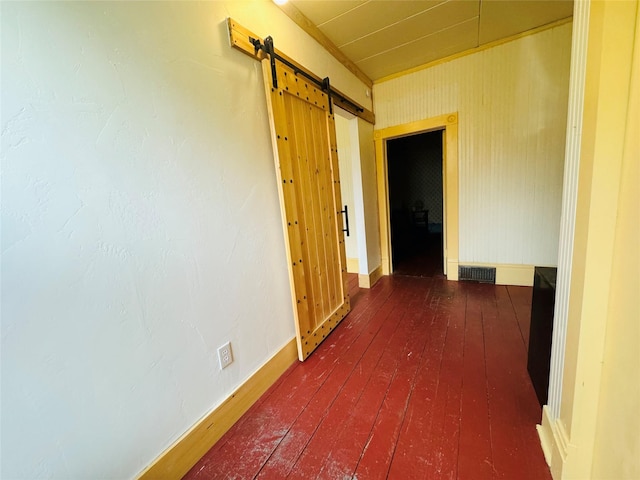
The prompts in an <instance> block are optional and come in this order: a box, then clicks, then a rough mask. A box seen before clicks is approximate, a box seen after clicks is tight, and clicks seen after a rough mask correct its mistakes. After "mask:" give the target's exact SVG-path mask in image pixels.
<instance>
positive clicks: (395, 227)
mask: <svg viewBox="0 0 640 480" xmlns="http://www.w3.org/2000/svg"><path fill="white" fill-rule="evenodd" d="M442 168H443V131H442V130H435V131H430V132H423V133H419V134H416V135H410V136H405V137H401V138H395V139H392V140H389V141H388V142H387V174H388V185H389V209H390V227H391V232H390V233H391V249H392V258H393V272H394V273H395V274H398V275H411V276H420V277H434V276H441V275H443V274H444V272H443V238H442V232H443V218H444V214H443V171H442Z"/></svg>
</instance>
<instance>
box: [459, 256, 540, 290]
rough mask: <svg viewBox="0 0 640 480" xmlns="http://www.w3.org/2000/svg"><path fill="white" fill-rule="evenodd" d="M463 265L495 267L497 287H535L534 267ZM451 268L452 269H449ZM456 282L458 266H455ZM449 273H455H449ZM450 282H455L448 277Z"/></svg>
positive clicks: (495, 264)
mask: <svg viewBox="0 0 640 480" xmlns="http://www.w3.org/2000/svg"><path fill="white" fill-rule="evenodd" d="M460 263H461V264H462V265H465V266H467V265H468V266H470V267H493V268H495V269H496V285H516V286H521V287H533V274H534V271H535V268H536V267H535V266H533V265H512V264H508V263H474V262H460ZM449 268H451V267H449ZM455 272H456V280H457V275H458V266H457V265H456V266H455ZM447 273H453V272H452V271H449V272H447ZM447 279H448V280H453V279H452V278H450V277H449V275H447Z"/></svg>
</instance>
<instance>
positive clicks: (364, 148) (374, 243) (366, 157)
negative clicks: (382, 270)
mask: <svg viewBox="0 0 640 480" xmlns="http://www.w3.org/2000/svg"><path fill="white" fill-rule="evenodd" d="M357 122H358V123H357V127H358V141H359V142H360V171H361V175H362V201H363V207H364V224H365V225H364V229H365V231H366V232H367V233H366V246H367V269H368V272H367V273H372V272H373V271H374V270H375V269H376V268H378V267H379V266H380V263H381V256H380V232H379V217H378V215H379V214H378V190H377V182H376V152H375V149H374V144H373V125H371V124H370V123H368V122H365V121H364V120H362V119H361V118H358V119H357ZM360 271H361V273H362V269H360Z"/></svg>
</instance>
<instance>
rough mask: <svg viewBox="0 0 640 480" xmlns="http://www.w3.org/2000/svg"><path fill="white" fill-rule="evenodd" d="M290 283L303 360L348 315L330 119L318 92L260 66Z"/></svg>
mask: <svg viewBox="0 0 640 480" xmlns="http://www.w3.org/2000/svg"><path fill="white" fill-rule="evenodd" d="M262 65H263V72H264V82H265V88H266V92H267V103H268V107H269V116H270V123H271V133H272V138H273V148H274V154H275V155H274V156H275V163H276V176H277V178H278V185H279V193H280V202H281V207H282V220H283V225H284V231H285V243H286V250H287V260H288V262H289V277H290V280H291V285H292V287H291V290H292V299H293V305H294V315H295V319H296V335H297V343H298V357H299V358H300V360H305V359H306V358H307V357H308V356H309V355H310V354H311V352H313V351H314V350H315V349H316V348H317V346H318V345H319V344H320V343H321V342H322V341H323V340H324V339H325V338H326V337H327V335H329V333H330V332H331V331H332V330H333V329H334V328H335V327H336V325H338V323H340V321H341V320H342V319H343V318H344V317H345V315H346V314H347V313H349V309H350V304H349V296H348V291H347V273H346V271H347V268H346V255H345V246H344V234H343V231H342V228H343V227H342V225H343V219H342V214H341V213H340V211H341V210H342V203H341V199H340V179H339V175H338V156H337V147H336V133H335V123H334V118H333V114H331V113H330V108H329V101H330V100H329V97H328V96H327V94H326V93H324V92H323V91H322V89H321V88H320V87H318V86H317V85H315V84H314V83H312V82H310V81H308V80H307V79H305V78H304V77H303V76H300V75H296V74H295V72H294V71H293V70H292V69H290V68H289V67H287V66H286V65H283V64H281V63H280V62H279V61H276V70H277V88H274V86H273V79H272V71H271V66H270V64H269V61H268V60H264V61H263V62H262Z"/></svg>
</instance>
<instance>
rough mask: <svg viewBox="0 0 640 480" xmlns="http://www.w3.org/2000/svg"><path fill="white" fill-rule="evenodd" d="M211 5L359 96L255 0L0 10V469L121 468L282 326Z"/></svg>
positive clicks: (240, 369)
mask: <svg viewBox="0 0 640 480" xmlns="http://www.w3.org/2000/svg"><path fill="white" fill-rule="evenodd" d="M228 15H231V16H233V17H235V18H236V20H238V21H239V22H240V23H242V24H243V25H245V26H246V27H248V28H250V29H253V30H254V31H256V33H258V34H260V35H267V34H269V33H273V35H274V37H275V38H276V45H277V46H278V47H279V48H281V49H282V50H284V51H285V52H287V53H289V54H291V55H292V56H294V57H296V58H297V59H298V60H299V61H300V62H301V63H303V64H307V65H309V66H310V67H312V68H315V69H317V73H318V74H319V75H320V76H324V75H327V74H328V75H331V79H332V83H333V84H335V85H336V86H338V88H341V89H344V90H345V92H346V93H349V94H351V95H353V96H354V97H356V99H358V100H359V101H361V102H366V98H365V95H364V92H365V90H366V88H365V87H364V86H363V85H362V84H360V83H359V82H358V81H357V80H355V79H354V78H353V77H352V76H349V75H348V74H347V73H346V69H344V68H342V67H339V66H337V62H335V60H333V59H332V58H331V57H330V56H329V55H328V54H326V52H324V51H322V50H321V47H320V46H319V45H317V43H315V42H314V41H313V40H311V39H309V38H308V37H305V36H304V34H302V32H301V31H300V29H299V28H298V27H296V26H294V25H293V24H292V23H291V22H290V21H289V20H288V19H287V18H286V17H285V16H284V15H283V14H282V13H281V12H280V11H279V10H278V9H277V8H276V7H275V6H274V5H273V4H272V3H271V2H270V1H267V0H262V1H253V2H249V1H247V2H231V1H230V2H202V3H196V2H178V3H172V2H100V3H98V2H69V3H62V2H45V3H33V2H15V3H9V2H3V3H2V65H1V67H2V110H1V114H2V125H1V132H2V144H1V147H2V149H1V160H2V245H1V247H2V265H1V267H2V292H1V293H2V312H1V313H2V337H1V340H2V353H1V355H2V402H1V408H2V411H1V416H2V431H1V434H2V445H1V448H2V450H1V452H0V454H1V458H2V467H1V468H2V470H1V473H0V476H1V477H2V478H7V479H14V478H29V479H34V478H54V479H55V478H59V479H63V478H64V479H76V478H77V479H80V478H98V477H99V478H114V479H115V478H117V479H125V478H132V477H134V476H135V475H136V474H137V473H138V472H140V471H141V470H142V469H143V468H144V467H145V466H146V465H147V464H148V463H149V462H151V461H152V460H153V459H154V458H156V457H157V456H158V455H159V454H160V453H161V452H162V451H163V450H164V449H165V448H166V447H168V446H169V445H170V444H171V443H173V441H174V440H176V439H177V438H178V437H179V436H180V435H181V434H182V433H184V432H185V430H186V429H188V428H189V427H190V426H192V425H193V424H194V423H195V422H196V421H197V420H198V419H199V418H201V417H202V416H203V415H204V414H206V413H207V412H208V411H210V410H211V409H212V408H213V407H215V406H216V405H218V404H219V403H220V402H221V401H222V400H223V399H224V398H226V396H227V395H229V393H230V392H232V391H233V390H234V389H235V388H236V387H237V386H238V385H239V384H241V383H242V382H243V381H244V380H245V379H246V378H248V377H249V376H250V375H251V373H253V372H254V371H255V370H256V369H257V368H259V367H260V366H261V365H262V364H263V363H264V362H265V361H266V360H267V359H268V358H269V357H270V356H272V355H273V354H274V353H275V352H277V351H278V350H279V349H280V348H281V347H282V346H283V345H284V344H285V343H286V342H287V341H288V340H289V339H290V338H292V336H293V335H294V327H293V317H292V311H291V301H290V294H289V282H288V276H287V271H286V266H285V261H286V260H285V255H284V244H283V236H282V227H281V221H280V209H279V202H278V195H277V190H276V188H277V186H276V181H275V175H274V171H273V168H274V167H273V157H272V150H271V142H270V135H269V127H268V120H267V112H266V107H265V99H264V91H263V85H262V73H261V69H260V66H259V65H258V64H257V63H256V62H254V61H253V60H252V59H250V58H249V57H246V56H245V55H243V54H241V53H239V52H237V51H234V50H232V49H231V48H229V46H228V40H227V33H226V26H225V23H224V21H225V17H227V16H228ZM287 42H289V43H290V45H289V43H287ZM305 52H306V53H305ZM354 86H355V87H354ZM228 340H230V341H231V342H232V345H233V350H234V356H235V362H234V363H233V365H231V366H230V367H229V368H227V369H225V370H224V371H220V370H219V369H218V366H217V361H216V354H215V350H216V348H217V347H218V346H219V345H221V344H222V343H223V342H225V341H228Z"/></svg>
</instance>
